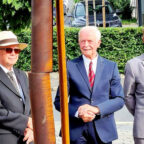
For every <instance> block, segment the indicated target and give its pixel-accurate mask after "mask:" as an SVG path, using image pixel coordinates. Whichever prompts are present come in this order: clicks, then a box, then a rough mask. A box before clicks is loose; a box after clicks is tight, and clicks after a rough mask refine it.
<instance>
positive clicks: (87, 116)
mask: <svg viewBox="0 0 144 144" xmlns="http://www.w3.org/2000/svg"><path fill="white" fill-rule="evenodd" d="M79 118H81V119H82V120H83V121H84V122H91V121H92V120H93V119H94V118H95V114H94V113H92V112H91V111H87V112H85V113H84V114H82V115H81V114H79Z"/></svg>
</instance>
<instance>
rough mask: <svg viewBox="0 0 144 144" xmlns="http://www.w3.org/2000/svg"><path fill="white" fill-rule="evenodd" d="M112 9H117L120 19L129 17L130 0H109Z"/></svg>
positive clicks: (130, 13) (130, 9)
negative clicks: (119, 12)
mask: <svg viewBox="0 0 144 144" xmlns="http://www.w3.org/2000/svg"><path fill="white" fill-rule="evenodd" d="M109 2H110V3H111V4H112V6H113V7H114V9H119V10H120V11H121V12H122V14H121V17H122V19H131V18H132V10H133V8H132V7H131V5H130V0H109Z"/></svg>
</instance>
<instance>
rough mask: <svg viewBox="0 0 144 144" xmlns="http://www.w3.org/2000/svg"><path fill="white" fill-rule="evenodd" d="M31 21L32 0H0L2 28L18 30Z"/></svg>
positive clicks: (0, 26)
mask: <svg viewBox="0 0 144 144" xmlns="http://www.w3.org/2000/svg"><path fill="white" fill-rule="evenodd" d="M30 23H31V0H0V29H1V30H8V29H10V30H13V31H18V30H20V29H22V28H26V27H29V26H30Z"/></svg>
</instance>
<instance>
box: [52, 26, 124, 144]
mask: <svg viewBox="0 0 144 144" xmlns="http://www.w3.org/2000/svg"><path fill="white" fill-rule="evenodd" d="M100 38H101V33H100V31H99V30H98V29H97V28H96V27H92V26H86V27H83V28H82V29H81V30H80V32H79V45H80V49H81V52H82V56H80V57H78V58H76V59H74V60H70V61H68V62H67V76H68V92H69V96H70V97H69V120H70V143H71V144H111V143H112V141H113V140H115V139H117V138H118V136H117V130H116V124H115V120H114V112H115V111H117V110H119V109H120V108H122V107H123V105H124V100H123V98H124V94H123V89H122V86H121V84H120V76H119V72H118V68H117V65H116V63H115V62H112V61H110V60H107V59H105V58H102V57H101V56H99V55H98V53H97V49H98V48H99V46H100V44H101V40H100ZM54 104H55V107H56V109H57V110H58V111H60V95H59V90H58V92H57V95H56V98H55V102H54Z"/></svg>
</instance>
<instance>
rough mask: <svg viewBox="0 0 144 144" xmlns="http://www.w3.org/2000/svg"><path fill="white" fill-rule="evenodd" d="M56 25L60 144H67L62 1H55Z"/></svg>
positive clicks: (66, 99) (67, 118) (67, 123)
mask: <svg viewBox="0 0 144 144" xmlns="http://www.w3.org/2000/svg"><path fill="white" fill-rule="evenodd" d="M56 23H57V41H58V59H59V78H60V82H59V83H60V84H59V85H60V105H61V125H62V143H63V144H69V143H70V140H69V139H70V138H69V116H68V115H69V114H68V90H67V71H66V52H65V35H64V12H63V0H56Z"/></svg>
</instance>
